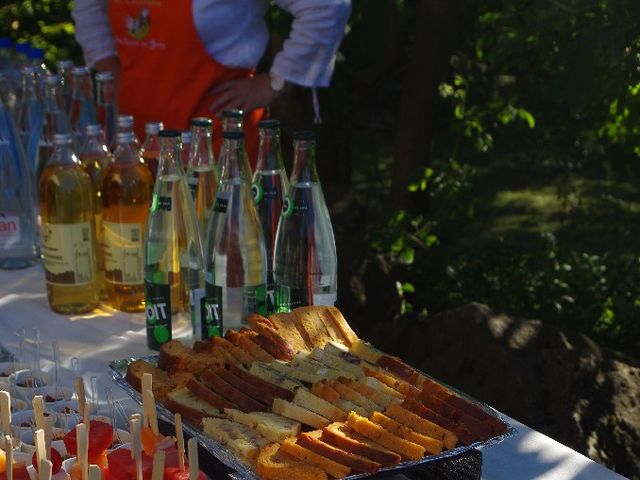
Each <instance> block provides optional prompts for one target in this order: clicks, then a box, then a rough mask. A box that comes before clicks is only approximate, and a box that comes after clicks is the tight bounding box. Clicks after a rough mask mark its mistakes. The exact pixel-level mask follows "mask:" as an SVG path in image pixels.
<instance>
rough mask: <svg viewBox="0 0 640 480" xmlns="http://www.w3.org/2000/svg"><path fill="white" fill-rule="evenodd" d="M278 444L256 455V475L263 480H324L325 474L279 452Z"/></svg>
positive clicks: (268, 446) (271, 445)
mask: <svg viewBox="0 0 640 480" xmlns="http://www.w3.org/2000/svg"><path fill="white" fill-rule="evenodd" d="M280 448H281V447H280V444H278V443H270V444H269V445H266V446H265V447H263V448H262V449H260V453H259V454H258V458H257V464H258V468H257V470H258V475H260V478H262V479H264V480H291V479H295V480H326V479H327V474H326V473H325V472H324V471H323V470H321V469H319V468H317V467H314V466H311V465H307V464H305V463H302V462H299V461H298V460H296V459H294V458H293V457H291V456H289V455H287V454H285V453H284V452H281V451H280Z"/></svg>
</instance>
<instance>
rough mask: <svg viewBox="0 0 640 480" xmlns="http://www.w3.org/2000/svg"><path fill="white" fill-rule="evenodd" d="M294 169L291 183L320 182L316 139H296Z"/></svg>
mask: <svg viewBox="0 0 640 480" xmlns="http://www.w3.org/2000/svg"><path fill="white" fill-rule="evenodd" d="M293 150H294V153H293V171H292V172H291V185H292V186H293V185H295V184H296V183H320V177H318V170H317V168H316V145H315V142H314V141H309V140H296V141H294V144H293Z"/></svg>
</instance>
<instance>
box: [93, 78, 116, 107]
mask: <svg viewBox="0 0 640 480" xmlns="http://www.w3.org/2000/svg"><path fill="white" fill-rule="evenodd" d="M97 83H98V85H97V87H98V88H97V89H96V91H97V93H98V98H97V99H96V104H97V105H100V106H103V107H108V106H113V105H114V104H115V98H114V96H115V87H114V84H113V80H100V81H98V82H97Z"/></svg>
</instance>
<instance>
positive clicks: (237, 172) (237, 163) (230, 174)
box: [220, 138, 250, 181]
mask: <svg viewBox="0 0 640 480" xmlns="http://www.w3.org/2000/svg"><path fill="white" fill-rule="evenodd" d="M249 177H250V173H249V160H248V159H247V154H246V153H245V151H244V141H243V140H240V139H229V138H225V139H224V140H223V141H222V147H221V149H220V180H230V179H233V178H240V179H242V180H244V181H249Z"/></svg>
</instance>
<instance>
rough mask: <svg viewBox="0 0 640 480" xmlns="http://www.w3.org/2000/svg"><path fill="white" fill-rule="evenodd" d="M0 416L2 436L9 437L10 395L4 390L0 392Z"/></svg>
mask: <svg viewBox="0 0 640 480" xmlns="http://www.w3.org/2000/svg"><path fill="white" fill-rule="evenodd" d="M0 416H1V417H2V430H3V431H4V434H5V435H11V395H10V394H9V392H5V391H4V390H3V391H0Z"/></svg>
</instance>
